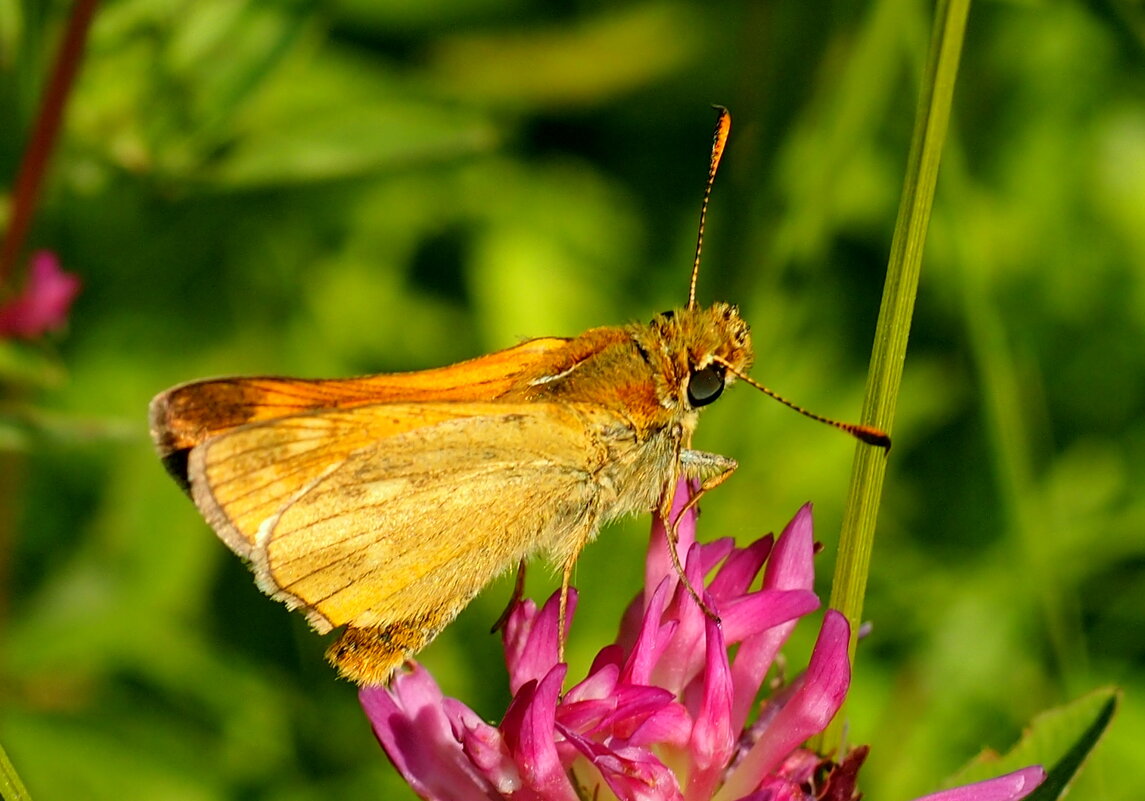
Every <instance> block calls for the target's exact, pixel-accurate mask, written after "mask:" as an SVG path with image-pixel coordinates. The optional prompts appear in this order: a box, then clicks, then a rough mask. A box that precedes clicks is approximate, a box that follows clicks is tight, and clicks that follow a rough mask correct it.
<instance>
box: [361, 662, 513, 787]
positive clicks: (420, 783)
mask: <svg viewBox="0 0 1145 801" xmlns="http://www.w3.org/2000/svg"><path fill="white" fill-rule="evenodd" d="M358 698H359V700H360V702H361V704H362V708H363V709H364V710H365V712H366V716H367V717H368V718H369V720H370V724H371V725H372V726H373V729H374V735H375V736H376V737H377V738H378V742H379V743H380V744H381V746H382V748H383V749H384V750H385V752H386V754H387V755H388V756H389V758H390V761H391V762H393V763H394V767H396V768H397V769H398V772H400V773H401V774H402V776H403V777H405V780H406V781H407V782H409V785H410V787H412V788H413V789H414V792H416V793H417V794H418V795H420V796H421V797H422V798H426V799H433V800H434V801H436V800H437V799H454V798H496V797H497V796H496V794H495V792H494V789H493V787H492V786H491V785H490V784H489V783H488V782H487V781H486V780H485V779H484V777H482V776H481V774H480V773H479V772H478V771H477V769H476V768H475V767H474V766H473V764H472V763H471V762H470V760H469V757H468V756H467V755H466V754H465V753H464V751H463V750H462V747H461V743H460V742H459V741H458V739H457V737H456V736H454V733H453V726H452V724H451V722H450V720H449V718H448V717H447V716H446V714H445V710H444V708H443V706H442V699H443V696H442V693H441V689H440V688H439V687H438V686H437V683H436V682H435V681H434V680H433V677H432V676H430V675H429V673H428V672H427V671H426V670H425V669H424V668H422V667H421V666H420V665H416V664H415V665H413V670H412V671H411V672H409V673H401V674H399V675H397V676H396V677H395V678H394V680H393V685H392V687H391V688H389V689H387V688H385V687H381V686H374V687H363V688H362V689H361V690H360V691H359V693H358Z"/></svg>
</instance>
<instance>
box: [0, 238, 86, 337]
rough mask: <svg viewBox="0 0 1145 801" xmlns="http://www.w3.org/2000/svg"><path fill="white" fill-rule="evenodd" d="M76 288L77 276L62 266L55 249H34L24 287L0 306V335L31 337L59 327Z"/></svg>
mask: <svg viewBox="0 0 1145 801" xmlns="http://www.w3.org/2000/svg"><path fill="white" fill-rule="evenodd" d="M79 291H80V280H79V278H77V277H76V276H74V275H72V274H71V273H65V272H64V271H63V270H61V269H60V262H59V259H57V258H56V255H55V254H54V253H52V252H51V251H47V250H41V251H37V252H36V253H34V254H33V255H32V258H31V267H30V269H29V272H28V282H27V284H26V285H25V286H24V289H23V291H21V292H20V294H19V295H17V296H16V297H14V298H12V299H11V300H9V301H8V302H7V303H6V304H4V306H3V307H0V336H13V337H23V338H25V339H34V338H35V337H38V336H40V335H42V334H44V333H46V332H48V331H54V330H56V329H58V328H62V327H63V325H64V324H65V323H66V322H67V319H68V311H69V310H70V309H71V305H72V301H73V300H75V297H76V295H77V294H79Z"/></svg>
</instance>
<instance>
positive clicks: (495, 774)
mask: <svg viewBox="0 0 1145 801" xmlns="http://www.w3.org/2000/svg"><path fill="white" fill-rule="evenodd" d="M442 706H443V708H444V711H445V714H446V716H447V717H448V718H449V719H450V721H451V722H452V724H453V736H454V737H456V738H457V740H458V741H459V742H460V743H461V747H462V750H464V751H465V755H466V756H467V757H469V761H470V762H472V763H473V766H474V767H475V768H476V769H477V770H478V771H480V772H481V774H482V775H483V776H484V777H485V779H486V780H487V781H488V782H489V783H490V784H492V785H493V787H494V789H495V790H496V792H497V794H498V796H508V795H510V794H512V793H515V792H517V791H519V790H520V789H521V786H522V784H523V782H522V780H521V772H520V771H519V770H518V769H517V766H516V765H515V764H514V763H513V757H512V755H511V754H510V753H509V747H508V745H506V743H505V738H504V737H502V736H501V732H500V730H499V729H498V728H497V727H496V726H490V725H489V724H488V723H486V722H485V721H484V720H482V719H481V718H480V716H478V714H477V713H476V712H474V711H473V710H472V709H470V708H469V707H467V706H465V704H463V703H461V702H460V701H458V700H456V699H454V698H446V699H445V700H444V702H443V703H442Z"/></svg>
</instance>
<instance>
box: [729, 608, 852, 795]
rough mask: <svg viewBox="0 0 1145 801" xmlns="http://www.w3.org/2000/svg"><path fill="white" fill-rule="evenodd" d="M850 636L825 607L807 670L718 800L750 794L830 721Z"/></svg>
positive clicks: (843, 684)
mask: <svg viewBox="0 0 1145 801" xmlns="http://www.w3.org/2000/svg"><path fill="white" fill-rule="evenodd" d="M849 638H850V626H849V625H848V624H847V619H846V618H845V617H843V615H841V614H840V613H839V612H836V611H835V610H834V609H828V610H827V614H826V616H825V617H824V618H823V626H822V628H821V629H820V630H819V639H818V640H817V641H816V642H815V650H814V651H812V653H811V662H810V664H809V665H808V666H807V672H806V673H804V674H803V675H802V676H800V678H799V679H798V681H797V683H796V684H795V685H794V687H793V691H792V693H791V695H790V697H789V698H788V699H787V701H786V703H784V705H783V708H782V709H780V710H779V711H778V712H777V713H776V715H775V717H774V718H773V719H772V720H771V722H770V724H769V725H768V726H767V728H766V729H765V730H764V732H763V734H762V736H761V737H760V738H759V740H758V741H757V742H756V743H755V745H753V746H752V747H751V749H750V750H749V751H748V752H747V754H746V755H745V756H744V758H743V759H742V760H741V761H740V763H739V765H737V766H736V769H735V770H734V771H733V772H732V774H731V776H730V777H729V778H728V781H727V783H726V784H725V785H724V787H723V788H722V789H721V790H720V793H719V795H718V796H717V798H737V797H739V796H741V795H744V794H746V793H748V792H751V791H752V790H754V789H755V788H756V787H757V786H758V785H759V782H760V781H761V780H762V779H763V777H765V776H766V775H768V774H769V773H772V772H773V771H774V770H775V768H776V767H777V766H778V765H779V764H780V763H781V762H782V761H783V760H784V758H786V757H787V755H788V754H790V753H791V752H792V751H794V750H795V748H796V747H797V746H799V745H800V744H801V743H803V742H804V741H805V740H807V738H808V737H810V736H812V735H813V734H818V733H819V732H821V731H822V730H823V729H824V728H826V726H827V724H828V723H830V722H831V718H833V717H834V716H835V713H836V712H837V711H839V707H840V706H841V705H842V703H843V699H844V698H845V697H846V695H847V687H848V686H849V685H850V683H851V665H850V661H849V660H848V657H847V646H848V640H849Z"/></svg>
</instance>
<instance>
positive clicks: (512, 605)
mask: <svg viewBox="0 0 1145 801" xmlns="http://www.w3.org/2000/svg"><path fill="white" fill-rule="evenodd" d="M524 596H525V560H524V559H522V560H521V562H520V564H518V565H517V581H516V582H515V583H514V584H513V594H512V595H511V596H510V597H509V603H508V604H506V606H505V611H504V612H502V613H501V616H500V617H498V618H497V622H496V623H494V624H493V628H491V629H489V633H490V634H496V633H497V632H498V631H500V630H501V629H503V628H505V624H507V623H508V622H509V615H511V614H513V610H514V609H516V608H517V604H519V603H520V602H521V598H523V597H524Z"/></svg>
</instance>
